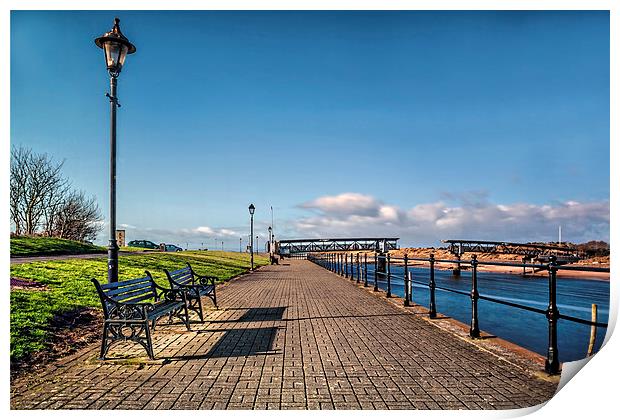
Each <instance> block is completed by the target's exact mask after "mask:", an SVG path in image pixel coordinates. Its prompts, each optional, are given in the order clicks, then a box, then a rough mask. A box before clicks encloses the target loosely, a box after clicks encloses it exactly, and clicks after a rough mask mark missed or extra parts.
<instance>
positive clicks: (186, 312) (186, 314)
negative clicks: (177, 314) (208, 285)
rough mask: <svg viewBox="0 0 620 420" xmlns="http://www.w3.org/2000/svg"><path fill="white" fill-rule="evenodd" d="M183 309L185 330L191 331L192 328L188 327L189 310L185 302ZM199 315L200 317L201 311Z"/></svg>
mask: <svg viewBox="0 0 620 420" xmlns="http://www.w3.org/2000/svg"><path fill="white" fill-rule="evenodd" d="M198 302H200V297H199V298H198ZM183 309H185V326H186V327H187V331H191V330H192V329H191V328H190V327H189V311H188V310H187V303H185V306H183ZM200 315H201V318H202V313H201V314H200Z"/></svg>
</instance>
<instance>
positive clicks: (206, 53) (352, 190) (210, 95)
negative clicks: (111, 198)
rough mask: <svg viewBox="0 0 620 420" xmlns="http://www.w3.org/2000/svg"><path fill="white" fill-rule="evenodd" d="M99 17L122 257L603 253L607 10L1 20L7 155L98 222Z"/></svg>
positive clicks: (102, 144) (103, 137)
mask: <svg viewBox="0 0 620 420" xmlns="http://www.w3.org/2000/svg"><path fill="white" fill-rule="evenodd" d="M114 16H118V17H120V18H121V28H122V30H123V32H124V33H125V35H126V36H127V37H128V38H129V39H130V40H131V41H132V42H133V43H134V44H135V45H136V46H137V53H136V54H134V55H132V56H129V57H128V58H127V62H126V65H125V68H124V69H123V72H122V73H121V75H120V78H119V98H120V103H121V104H122V107H121V108H120V109H119V115H118V223H119V227H120V226H121V225H124V226H125V227H126V229H127V235H128V237H129V239H151V240H154V241H156V242H159V241H165V242H171V243H177V244H179V245H181V246H184V245H185V244H186V243H189V244H190V247H195V246H199V245H200V243H201V242H204V243H206V244H209V246H213V245H214V244H215V243H216V241H218V243H219V241H220V240H224V241H225V244H226V245H225V246H226V248H228V249H238V245H239V237H240V236H243V237H245V236H246V235H247V230H248V227H249V226H248V225H249V221H248V212H247V206H248V205H249V203H250V202H253V203H254V204H255V205H256V207H257V211H256V225H257V230H258V231H259V232H260V234H261V235H263V236H265V235H266V227H267V226H268V225H269V223H270V212H269V208H270V206H273V207H274V213H275V217H276V235H277V236H278V237H280V238H285V237H287V238H294V237H300V236H303V237H319V236H332V237H333V236H365V235H388V236H400V237H401V238H403V239H402V241H401V243H402V244H404V245H410V244H415V245H435V244H437V243H438V241H439V240H440V239H446V238H450V237H467V238H474V239H492V240H513V241H521V240H523V241H538V240H555V239H556V237H557V230H558V226H559V225H562V227H563V236H564V239H566V240H572V241H575V242H581V241H585V240H590V239H603V240H608V239H609V158H610V156H609V141H610V140H609V14H608V13H607V12H597V11H588V12H553V11H544V12H476V11H463V12H335V11H331V12H266V11H264V12H209V11H201V12H197V11H192V12H182V11H166V12H149V11H135V12H129V11H119V12H114V11H103V12H67V11H46V12H35V11H13V12H12V14H11V143H12V144H13V145H25V146H28V147H31V148H32V149H33V150H35V151H38V152H45V153H48V154H50V155H52V156H54V157H55V158H58V159H65V166H64V169H65V174H66V175H67V176H68V177H69V178H70V179H71V180H72V181H73V183H74V185H75V186H76V187H78V188H81V189H83V190H85V191H87V192H88V193H90V194H93V195H95V196H96V197H97V200H98V203H99V205H100V207H101V209H102V213H103V214H104V216H105V217H106V220H107V214H108V153H109V151H108V147H109V145H108V141H109V140H108V136H109V132H108V130H109V111H108V109H109V104H108V102H107V99H106V98H105V96H104V94H105V92H106V91H107V89H108V84H109V80H108V77H107V73H106V71H105V67H104V61H103V54H102V52H101V50H99V49H98V48H97V47H96V46H95V45H94V43H93V39H94V38H95V37H97V36H99V35H101V34H102V33H103V32H105V31H107V30H109V29H110V27H111V25H112V21H113V18H114ZM50 38H52V39H59V41H58V42H54V43H53V44H52V43H50V42H46V41H45V40H46V39H50ZM106 232H107V231H106V230H103V231H102V233H101V235H100V238H99V239H98V241H97V242H99V243H105V242H106V238H105V236H106ZM215 238H218V239H215Z"/></svg>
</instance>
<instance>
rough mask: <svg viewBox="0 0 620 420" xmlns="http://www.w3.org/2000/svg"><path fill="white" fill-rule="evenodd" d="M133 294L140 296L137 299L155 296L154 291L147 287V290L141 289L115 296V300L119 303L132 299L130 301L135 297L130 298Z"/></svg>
mask: <svg viewBox="0 0 620 420" xmlns="http://www.w3.org/2000/svg"><path fill="white" fill-rule="evenodd" d="M135 296H140V298H139V300H145V299H149V298H152V297H155V293H153V291H152V290H151V288H150V287H149V288H148V290H147V289H141V290H137V291H135V292H131V293H127V294H126V295H121V296H117V297H116V299H115V300H117V301H119V302H121V303H128V302H129V300H132V301H133V300H135V299H131V298H134V297H135Z"/></svg>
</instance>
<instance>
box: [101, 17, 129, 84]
mask: <svg viewBox="0 0 620 420" xmlns="http://www.w3.org/2000/svg"><path fill="white" fill-rule="evenodd" d="M119 22H120V19H118V18H115V19H114V27H112V30H110V31H109V32H106V33H105V34H103V35H102V36H100V37H99V38H97V39H95V44H96V45H97V46H98V47H99V48H101V49H103V53H104V55H105V63H106V67H107V68H108V71H109V72H110V74H111V75H113V76H118V74H119V73H120V72H121V69H122V68H123V64H125V58H126V57H127V54H133V53H135V52H136V47H135V46H134V45H133V44H132V43H131V42H129V40H128V39H127V38H126V37H125V35H123V33H122V32H121V28H120V26H119Z"/></svg>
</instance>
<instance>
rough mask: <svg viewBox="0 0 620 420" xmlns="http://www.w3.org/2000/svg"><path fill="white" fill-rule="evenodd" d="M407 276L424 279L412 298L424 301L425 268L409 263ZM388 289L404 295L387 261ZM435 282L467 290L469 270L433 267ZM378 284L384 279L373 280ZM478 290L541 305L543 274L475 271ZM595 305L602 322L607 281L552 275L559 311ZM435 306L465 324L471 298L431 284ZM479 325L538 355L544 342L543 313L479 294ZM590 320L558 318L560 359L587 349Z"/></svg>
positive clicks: (600, 334) (580, 312)
mask: <svg viewBox="0 0 620 420" xmlns="http://www.w3.org/2000/svg"><path fill="white" fill-rule="evenodd" d="M409 271H411V273H412V276H413V280H414V281H419V282H423V283H424V285H419V284H415V283H414V285H413V292H412V294H413V301H414V302H415V303H419V304H421V305H424V306H426V307H428V306H429V291H428V281H429V269H427V268H410V269H409ZM391 272H392V295H393V296H400V297H402V296H404V282H403V277H404V267H400V266H392V267H391ZM368 283H369V284H370V285H374V265H370V264H369V265H368ZM435 283H436V285H437V286H441V287H447V288H450V289H454V290H459V291H463V292H466V293H469V292H470V291H471V273H470V272H468V271H463V272H462V274H461V276H460V277H455V276H453V275H452V272H451V271H444V270H435ZM378 286H379V288H380V289H383V290H386V289H387V282H385V281H383V282H382V281H379V282H378ZM478 291H479V293H480V295H481V296H488V297H493V298H496V299H501V300H505V301H509V302H514V303H519V304H521V305H525V306H529V307H533V308H538V309H542V310H546V309H547V306H548V302H549V301H548V299H549V283H548V278H547V277H525V278H524V277H522V276H520V275H514V274H501V273H486V272H478ZM593 303H595V304H597V305H598V321H599V322H602V323H607V319H608V316H609V282H608V281H600V280H588V279H579V278H558V279H557V305H558V310H559V311H560V313H561V314H563V315H570V316H574V317H577V318H581V319H584V320H590V318H591V311H592V308H591V306H592V304H593ZM435 304H436V307H437V312H439V313H442V314H444V315H447V316H450V317H452V318H454V319H457V320H459V321H461V322H463V323H465V324H467V325H469V324H470V322H471V299H470V298H469V296H463V295H459V294H456V293H452V292H446V291H442V290H439V289H436V290H435ZM478 323H479V326H480V329H481V330H483V331H486V332H488V333H491V334H493V335H496V336H498V337H500V338H503V339H505V340H508V341H511V342H513V343H515V344H518V345H520V346H522V347H525V348H527V349H529V350H532V351H534V352H536V353H539V354H541V355H543V356H546V354H547V347H548V321H547V318H546V317H545V315H544V314H539V313H536V312H531V311H526V310H523V309H518V308H513V307H510V306H506V305H501V304H498V303H493V302H488V301H485V300H482V299H480V300H479V301H478ZM605 333H606V328H598V329H597V335H596V342H595V347H594V348H595V351H598V349H599V348H600V346H601V344H602V342H603V339H604V337H605ZM589 339H590V326H589V325H582V324H578V323H576V322H572V321H568V320H564V319H560V320H559V321H558V353H559V358H560V361H561V362H569V361H573V360H579V359H583V358H584V357H585V356H586V352H587V350H588V343H589Z"/></svg>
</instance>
